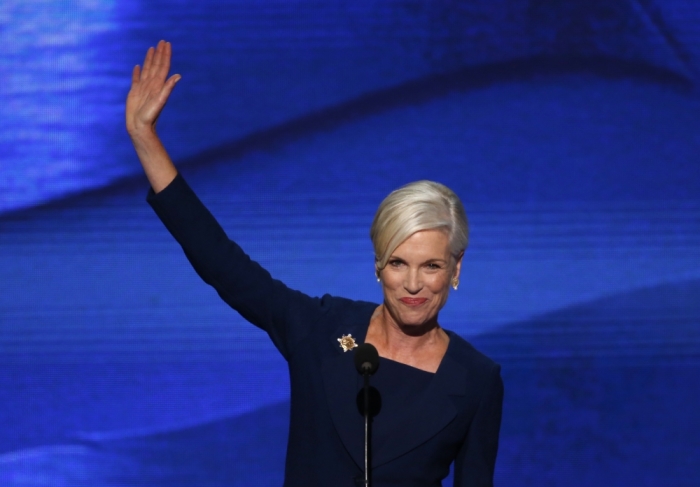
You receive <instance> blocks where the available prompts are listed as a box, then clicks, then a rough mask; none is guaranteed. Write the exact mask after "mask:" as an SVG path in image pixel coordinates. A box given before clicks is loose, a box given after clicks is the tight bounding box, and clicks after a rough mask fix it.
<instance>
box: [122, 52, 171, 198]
mask: <svg viewBox="0 0 700 487" xmlns="http://www.w3.org/2000/svg"><path fill="white" fill-rule="evenodd" d="M171 54H172V47H171V46H170V43H169V42H165V41H160V42H159V43H158V46H157V47H156V48H155V49H153V48H152V47H151V48H150V49H148V52H147V53H146V59H145V60H144V61H143V68H141V67H139V66H136V67H135V68H134V72H133V73H132V75H131V90H130V91H129V96H127V97H126V130H127V132H129V135H130V136H131V142H132V143H133V144H134V149H136V154H137V155H138V156H139V161H141V165H142V166H143V170H144V171H145V173H146V177H147V178H148V181H149V182H150V183H151V187H152V188H153V190H154V191H155V192H156V193H158V192H159V191H162V190H163V189H164V188H166V187H167V186H168V185H169V184H170V183H171V182H172V180H173V179H175V177H176V176H177V169H176V168H175V166H174V165H173V162H172V161H171V160H170V156H169V155H168V152H167V151H166V150H165V147H163V144H162V143H161V141H160V139H159V138H158V134H156V122H157V121H158V116H159V115H160V112H161V111H162V110H163V107H164V106H165V102H167V101H168V97H169V96H170V93H171V92H172V91H173V88H174V87H175V83H177V82H178V80H179V79H180V75H179V74H174V75H172V76H171V77H170V78H168V77H167V76H168V71H170V56H171ZM166 78H167V79H166Z"/></svg>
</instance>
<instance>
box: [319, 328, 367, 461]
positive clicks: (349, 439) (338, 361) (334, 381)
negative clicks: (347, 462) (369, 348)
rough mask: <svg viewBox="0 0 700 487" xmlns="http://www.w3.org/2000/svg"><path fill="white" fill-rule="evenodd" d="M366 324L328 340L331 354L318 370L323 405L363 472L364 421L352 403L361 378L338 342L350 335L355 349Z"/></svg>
mask: <svg viewBox="0 0 700 487" xmlns="http://www.w3.org/2000/svg"><path fill="white" fill-rule="evenodd" d="M368 324H369V320H368V321H367V324H365V325H364V327H363V326H362V325H359V326H354V327H352V328H349V327H348V326H341V327H339V328H338V329H337V330H336V332H335V333H334V334H333V335H332V336H331V337H329V340H328V343H329V346H330V347H332V348H333V349H334V350H335V352H333V353H331V354H330V356H328V357H327V358H325V359H324V361H323V364H322V366H321V369H322V372H321V373H322V374H323V384H324V387H325V391H326V401H327V403H328V408H329V410H330V415H331V418H332V419H333V424H334V426H335V429H336V431H337V432H338V436H340V439H341V441H342V442H343V445H344V446H345V449H346V450H347V451H348V453H349V454H350V456H351V457H352V459H353V460H354V461H355V463H356V464H357V466H358V467H360V468H363V467H364V463H365V460H364V418H363V416H361V415H360V413H359V411H358V410H357V403H356V395H357V388H358V381H359V380H361V378H360V375H359V374H358V373H357V370H356V369H355V362H354V353H353V351H352V350H350V351H348V352H344V351H343V349H342V347H341V345H340V343H339V342H338V338H341V337H342V336H343V335H347V334H352V336H353V338H354V339H355V342H356V343H357V344H358V345H359V344H361V343H364V340H365V336H366V335H367V326H368Z"/></svg>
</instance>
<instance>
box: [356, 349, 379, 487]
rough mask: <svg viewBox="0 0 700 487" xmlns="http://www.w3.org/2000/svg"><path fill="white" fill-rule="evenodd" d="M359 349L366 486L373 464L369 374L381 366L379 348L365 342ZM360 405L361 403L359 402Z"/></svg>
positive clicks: (367, 485)
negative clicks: (362, 382) (362, 386)
mask: <svg viewBox="0 0 700 487" xmlns="http://www.w3.org/2000/svg"><path fill="white" fill-rule="evenodd" d="M356 348H357V350H356V351H355V354H354V357H353V359H354V361H355V368H356V369H357V371H358V372H359V373H360V374H361V375H362V377H363V378H364V384H365V385H364V388H363V394H364V397H363V403H364V406H365V407H364V411H362V413H363V415H364V417H365V479H364V487H371V485H372V465H371V458H372V455H371V450H370V448H371V444H372V412H371V411H370V407H369V403H370V397H369V395H370V387H369V376H370V375H372V374H374V373H375V372H376V371H377V368H378V367H379V353H377V349H376V348H375V347H374V346H373V345H372V344H370V343H363V344H362V345H359V346H357V347H356ZM358 406H359V404H358Z"/></svg>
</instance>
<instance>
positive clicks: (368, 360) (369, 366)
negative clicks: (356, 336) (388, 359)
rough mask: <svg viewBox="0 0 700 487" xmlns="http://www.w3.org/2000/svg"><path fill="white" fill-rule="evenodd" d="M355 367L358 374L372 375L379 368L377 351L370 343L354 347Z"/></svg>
mask: <svg viewBox="0 0 700 487" xmlns="http://www.w3.org/2000/svg"><path fill="white" fill-rule="evenodd" d="M354 359H355V368H356V369H357V372H359V374H360V375H372V374H374V373H375V372H376V371H377V369H378V368H379V352H377V349H376V348H374V345H372V344H371V343H363V344H362V345H359V346H358V347H357V348H356V349H355V354H354Z"/></svg>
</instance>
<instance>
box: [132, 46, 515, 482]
mask: <svg viewBox="0 0 700 487" xmlns="http://www.w3.org/2000/svg"><path fill="white" fill-rule="evenodd" d="M170 57H171V46H170V44H169V43H166V42H163V41H161V42H160V43H159V44H158V46H157V48H156V49H153V48H150V49H149V50H148V53H147V55H146V59H145V61H144V64H143V68H140V67H139V66H136V67H135V68H134V72H133V75H132V87H131V91H130V92H129V96H128V98H127V104H126V125H127V130H128V132H129V135H130V136H131V139H132V142H133V144H134V147H135V149H136V152H137V154H138V157H139V159H140V161H141V163H142V165H143V168H144V170H145V172H146V175H147V177H148V180H149V182H150V184H151V188H152V190H151V191H150V192H149V196H148V201H149V203H150V204H151V205H152V206H153V208H154V209H155V211H156V213H157V214H158V216H159V217H160V218H161V220H162V221H163V223H164V224H165V225H166V227H167V228H168V230H169V231H170V232H171V233H172V234H173V236H174V237H175V238H176V239H177V241H178V242H179V243H180V245H181V246H182V248H183V250H184V251H185V254H186V256H187V258H188V259H189V260H190V262H191V263H192V265H193V266H194V268H195V270H196V271H197V272H198V274H199V275H200V276H201V277H202V279H203V280H204V281H205V282H207V283H208V284H210V285H212V286H213V287H214V288H215V289H216V291H217V292H218V293H219V295H220V296H221V297H222V298H223V299H224V300H225V301H226V302H227V303H228V304H229V305H230V306H231V307H233V308H234V309H235V310H236V311H238V312H239V313H240V314H241V315H242V316H243V317H245V318H246V319H247V320H248V321H250V322H251V323H253V324H255V325H256V326H259V327H260V328H262V329H264V330H265V331H266V332H267V333H268V334H269V336H270V338H271V339H272V341H273V342H274V344H275V346H276V347H277V348H278V349H279V351H280V352H281V353H282V355H283V356H284V357H285V359H286V360H287V361H288V363H289V370H290V381H291V391H292V394H291V396H292V397H291V421H290V431H289V441H288V445H287V460H286V469H285V485H286V486H290V487H291V486H301V485H304V486H333V487H342V486H354V485H360V484H361V482H362V479H363V472H362V467H363V465H364V462H363V453H364V449H363V441H364V436H363V434H364V433H363V417H362V416H361V415H360V414H358V411H357V406H356V395H357V394H358V391H359V389H360V387H361V384H362V380H361V377H360V376H359V375H358V374H357V372H356V370H355V367H354V364H353V349H354V348H355V347H356V346H357V344H359V343H363V342H366V343H371V344H373V345H374V346H375V347H376V348H377V350H378V351H379V355H380V357H381V364H382V365H381V367H380V368H379V370H378V372H377V373H376V375H375V376H374V377H373V385H374V386H375V387H376V389H377V390H378V391H379V393H380V395H381V410H380V412H379V414H378V415H377V417H376V418H375V421H374V426H373V454H372V467H373V485H375V486H377V487H380V486H389V485H396V486H439V485H441V480H442V479H443V478H445V477H446V476H447V475H448V473H449V467H450V464H452V462H454V466H455V467H454V468H455V475H454V477H455V485H457V486H467V485H468V486H489V485H492V484H493V469H494V464H495V459H496V451H497V448H498V433H499V427H500V419H501V404H502V398H503V385H502V381H501V378H500V368H499V366H498V365H497V364H495V363H494V362H493V361H491V360H490V359H488V358H487V357H485V356H484V355H482V354H481V353H479V352H478V351H476V350H475V349H474V348H473V347H472V346H471V345H469V344H468V343H467V342H466V341H464V340H463V339H462V338H460V337H459V336H458V335H455V334H454V333H452V332H449V331H446V330H444V329H442V328H441V327H440V325H439V324H438V313H439V311H440V309H441V308H442V307H443V306H444V304H445V302H446V301H447V297H448V294H449V288H450V286H452V287H453V288H454V289H456V288H457V286H458V284H459V273H460V269H461V263H462V255H463V252H464V249H465V248H466V245H467V224H466V217H465V215H464V210H463V208H462V205H461V203H460V202H459V199H458V198H457V197H456V196H455V195H454V193H452V192H451V191H450V190H449V189H447V188H446V187H444V186H442V185H440V184H438V183H432V182H427V181H423V182H418V183H413V184H411V185H407V186H405V187H403V188H400V189H398V190H397V191H394V192H393V193H391V194H390V195H389V196H388V197H387V198H386V199H385V200H384V202H383V203H382V204H381V206H380V207H379V210H378V211H377V215H376V217H375V219H374V222H373V224H372V228H371V237H372V241H373V244H374V248H375V252H376V261H375V269H376V276H377V279H378V281H379V282H380V283H381V286H382V290H383V294H384V300H383V303H382V304H380V305H378V304H375V303H368V302H358V301H352V300H348V299H344V298H337V297H332V296H328V295H326V296H323V297H322V298H312V297H309V296H307V295H305V294H303V293H300V292H298V291H294V290H291V289H289V288H287V287H286V286H285V285H284V284H283V283H281V282H279V281H277V280H274V279H273V278H272V277H271V276H270V275H269V274H268V273H267V271H265V270H264V269H263V268H261V267H260V266H259V265H258V264H257V263H255V262H253V261H251V260H250V259H249V258H248V256H247V255H245V254H244V253H243V251H242V250H241V249H240V247H238V245H236V244H235V243H234V242H232V241H231V240H229V239H228V237H227V236H226V234H225V233H224V231H223V229H222V228H221V227H220V226H219V225H218V223H217V222H216V221H215V220H214V218H213V217H212V215H211V214H210V213H209V212H208V210H207V209H206V208H205V207H204V206H203V205H202V203H201V202H200V201H199V200H198V198H197V197H196V195H195V194H194V193H193V192H192V190H191V189H190V188H189V187H188V185H187V183H186V182H185V181H184V179H183V178H182V177H181V176H180V175H179V174H178V172H177V170H176V169H175V166H174V165H173V164H172V162H171V160H170V158H169V156H168V154H167V152H166V151H165V149H164V147H163V145H162V144H161V142H160V140H159V139H158V136H157V134H156V131H155V124H156V120H157V119H158V116H159V114H160V112H161V110H162V109H163V106H164V105H165V103H166V101H167V99H168V96H169V95H170V93H171V91H172V89H173V88H174V86H175V84H176V83H177V81H178V80H179V79H180V76H179V75H173V76H171V77H169V78H168V77H167V76H168V71H169V69H170Z"/></svg>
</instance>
